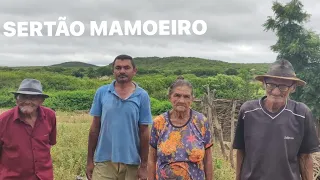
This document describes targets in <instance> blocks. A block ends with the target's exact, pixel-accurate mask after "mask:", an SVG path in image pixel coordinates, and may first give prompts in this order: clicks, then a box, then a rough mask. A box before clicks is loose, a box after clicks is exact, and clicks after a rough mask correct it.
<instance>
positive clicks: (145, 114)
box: [139, 92, 152, 125]
mask: <svg viewBox="0 0 320 180" xmlns="http://www.w3.org/2000/svg"><path fill="white" fill-rule="evenodd" d="M139 117H140V118H139V124H148V125H149V124H152V114H151V104H150V97H149V95H148V94H147V93H146V92H145V93H143V94H142V96H141V104H140V115H139Z"/></svg>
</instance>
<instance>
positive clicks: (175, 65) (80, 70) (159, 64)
mask: <svg viewBox="0 0 320 180" xmlns="http://www.w3.org/2000/svg"><path fill="white" fill-rule="evenodd" d="M134 61H135V63H136V65H137V67H138V75H156V74H157V75H158V74H161V75H164V76H171V75H183V74H194V75H195V76H197V77H209V76H216V75H218V74H225V75H238V74H240V72H241V71H249V72H251V73H252V74H256V75H257V74H263V73H265V72H266V70H267V67H268V64H252V63H251V64H242V63H227V62H222V61H217V60H207V59H201V58H194V57H164V58H159V57H137V58H135V59H134ZM72 65H74V67H72ZM0 70H5V71H14V72H19V71H22V72H35V71H36V72H43V73H45V72H53V73H59V74H62V75H67V76H74V77H78V78H84V77H88V78H99V77H102V76H111V75H112V65H111V64H108V65H106V66H102V67H95V66H93V65H92V66H90V64H85V65H83V64H80V63H79V62H68V63H62V64H57V65H54V66H45V67H24V68H22V67H20V68H10V67H2V68H0Z"/></svg>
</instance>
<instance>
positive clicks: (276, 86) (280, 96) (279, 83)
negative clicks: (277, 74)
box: [264, 78, 295, 103]
mask: <svg viewBox="0 0 320 180" xmlns="http://www.w3.org/2000/svg"><path fill="white" fill-rule="evenodd" d="M264 86H265V89H266V94H267V99H268V100H269V101H271V102H273V103H285V102H286V100H287V98H288V96H289V95H290V93H291V92H294V90H295V85H294V81H291V80H285V79H276V78H267V79H266V80H265V84H264Z"/></svg>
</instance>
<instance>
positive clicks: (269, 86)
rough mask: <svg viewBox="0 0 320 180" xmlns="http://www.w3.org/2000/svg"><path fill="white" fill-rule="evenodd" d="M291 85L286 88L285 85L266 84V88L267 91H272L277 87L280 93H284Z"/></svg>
mask: <svg viewBox="0 0 320 180" xmlns="http://www.w3.org/2000/svg"><path fill="white" fill-rule="evenodd" d="M292 85H293V84H292ZM292 85H290V86H287V85H284V84H273V83H266V88H267V89H268V90H273V89H275V88H276V87H277V88H278V89H279V90H280V91H282V92H285V91H288V90H289V89H290V87H291V86H292Z"/></svg>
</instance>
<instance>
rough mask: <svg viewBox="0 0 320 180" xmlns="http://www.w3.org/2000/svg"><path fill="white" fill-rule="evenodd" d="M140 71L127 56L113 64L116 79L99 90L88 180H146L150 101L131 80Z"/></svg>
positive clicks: (89, 156)
mask: <svg viewBox="0 0 320 180" xmlns="http://www.w3.org/2000/svg"><path fill="white" fill-rule="evenodd" d="M136 72H137V69H136V67H135V64H134V62H133V60H132V57H130V56H128V55H119V56H117V57H116V58H115V60H114V62H113V74H114V76H115V80H114V81H113V82H112V83H110V84H107V85H104V86H102V87H100V88H99V89H98V90H97V92H96V94H95V96H94V100H93V103H92V107H91V110H90V114H91V115H92V116H93V122H92V125H91V128H90V134H89V142H88V157H87V170H86V174H87V178H88V179H89V180H90V179H93V180H104V179H117V180H131V179H132V180H133V179H134V180H136V179H147V163H148V152H149V150H148V140H149V128H148V125H150V124H152V115H151V108H150V98H149V95H148V93H147V92H146V91H145V90H144V89H142V88H141V87H139V86H138V85H137V84H136V83H135V82H133V81H132V78H133V77H134V75H135V74H136Z"/></svg>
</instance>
